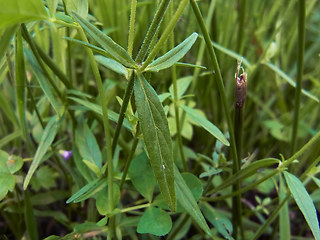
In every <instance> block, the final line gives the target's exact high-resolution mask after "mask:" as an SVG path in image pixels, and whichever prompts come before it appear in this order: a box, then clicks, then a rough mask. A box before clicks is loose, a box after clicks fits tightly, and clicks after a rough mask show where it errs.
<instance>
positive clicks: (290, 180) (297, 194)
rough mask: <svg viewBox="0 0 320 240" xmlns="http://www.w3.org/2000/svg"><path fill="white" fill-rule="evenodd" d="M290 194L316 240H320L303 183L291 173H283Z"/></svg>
mask: <svg viewBox="0 0 320 240" xmlns="http://www.w3.org/2000/svg"><path fill="white" fill-rule="evenodd" d="M283 174H284V177H285V179H286V182H287V184H288V187H289V189H290V192H291V194H292V196H293V198H294V200H295V201H296V203H297V205H298V207H299V209H300V211H301V212H302V214H303V215H304V217H305V219H306V221H307V223H308V225H309V227H310V229H311V231H312V233H313V236H314V238H315V239H316V240H319V239H320V229H319V220H318V216H317V210H316V208H315V206H314V204H313V201H312V199H311V197H310V195H309V193H308V192H307V190H306V189H305V187H304V185H303V183H302V182H301V181H300V180H299V178H297V177H296V176H294V175H293V174H291V173H288V172H283Z"/></svg>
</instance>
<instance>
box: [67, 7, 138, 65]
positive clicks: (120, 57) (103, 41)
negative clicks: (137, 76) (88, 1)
mask: <svg viewBox="0 0 320 240" xmlns="http://www.w3.org/2000/svg"><path fill="white" fill-rule="evenodd" d="M72 16H73V17H74V18H75V19H76V20H77V22H78V23H79V24H80V25H81V26H82V27H83V29H84V30H85V31H86V32H87V33H88V34H89V35H90V36H91V37H92V38H93V39H95V40H96V41H97V42H98V43H99V44H100V45H101V46H102V47H103V48H104V49H105V50H106V51H107V52H108V53H110V55H111V56H113V57H114V58H115V59H116V60H117V61H119V62H120V63H121V64H122V65H124V66H126V67H130V68H134V69H136V68H137V67H138V66H137V64H136V63H135V61H134V60H133V59H132V58H131V57H130V55H129V54H128V53H127V51H126V50H125V49H124V48H122V47H121V46H120V45H118V44H117V43H116V42H114V41H113V40H112V39H111V38H110V37H108V36H106V35H105V34H104V33H102V32H101V31H100V30H99V29H98V28H96V27H95V26H94V25H92V24H91V23H89V22H88V21H87V20H85V19H84V18H82V17H81V16H80V15H79V14H77V13H75V12H73V13H72Z"/></svg>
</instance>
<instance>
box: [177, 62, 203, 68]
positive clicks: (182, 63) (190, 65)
mask: <svg viewBox="0 0 320 240" xmlns="http://www.w3.org/2000/svg"><path fill="white" fill-rule="evenodd" d="M175 65H176V66H177V67H192V68H201V69H207V68H206V67H205V66H200V65H195V64H192V63H184V62H176V63H175Z"/></svg>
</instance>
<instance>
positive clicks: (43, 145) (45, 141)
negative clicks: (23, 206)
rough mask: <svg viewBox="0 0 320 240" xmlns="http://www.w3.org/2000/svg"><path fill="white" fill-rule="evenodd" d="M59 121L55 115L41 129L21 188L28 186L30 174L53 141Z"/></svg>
mask: <svg viewBox="0 0 320 240" xmlns="http://www.w3.org/2000/svg"><path fill="white" fill-rule="evenodd" d="M61 122H62V118H60V119H58V118H57V116H53V117H52V118H51V119H50V121H49V122H48V124H47V126H46V127H45V129H44V131H43V135H42V137H41V140H40V143H39V147H38V149H37V151H36V154H35V156H34V158H33V161H32V164H31V166H30V169H29V171H28V173H27V176H26V178H25V180H24V183H23V189H26V188H27V187H28V184H29V182H30V179H31V177H32V175H33V174H34V172H35V171H36V169H37V168H38V166H39V164H40V162H41V160H42V158H43V156H44V155H45V153H46V152H47V150H48V149H49V147H50V145H51V143H52V142H53V140H54V138H55V136H56V134H57V131H58V129H59V127H60V124H61Z"/></svg>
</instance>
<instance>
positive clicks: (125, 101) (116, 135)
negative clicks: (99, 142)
mask: <svg viewBox="0 0 320 240" xmlns="http://www.w3.org/2000/svg"><path fill="white" fill-rule="evenodd" d="M134 78H135V74H134V73H131V77H130V80H129V82H128V86H127V88H126V91H125V93H124V97H123V102H122V104H121V108H120V113H119V119H118V121H117V126H116V130H115V133H114V135H113V140H112V147H111V149H112V152H114V150H115V149H116V146H117V142H118V139H119V136H120V131H121V127H122V124H123V120H124V117H125V113H126V110H127V107H128V104H129V101H130V98H131V95H132V90H133V85H134Z"/></svg>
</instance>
